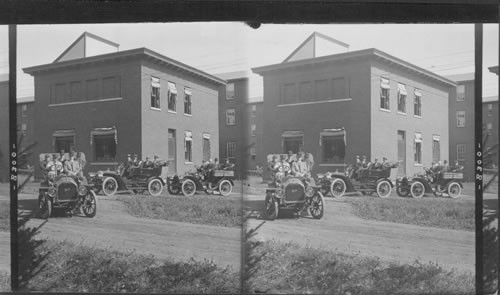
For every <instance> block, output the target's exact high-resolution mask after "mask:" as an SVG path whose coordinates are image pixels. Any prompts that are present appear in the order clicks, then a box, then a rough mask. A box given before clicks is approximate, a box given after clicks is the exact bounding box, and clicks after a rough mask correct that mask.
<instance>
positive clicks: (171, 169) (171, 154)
mask: <svg viewBox="0 0 500 295" xmlns="http://www.w3.org/2000/svg"><path fill="white" fill-rule="evenodd" d="M176 147H177V141H176V136H175V129H168V159H167V160H168V161H169V164H168V174H169V175H174V174H177V157H176V154H177V153H176Z"/></svg>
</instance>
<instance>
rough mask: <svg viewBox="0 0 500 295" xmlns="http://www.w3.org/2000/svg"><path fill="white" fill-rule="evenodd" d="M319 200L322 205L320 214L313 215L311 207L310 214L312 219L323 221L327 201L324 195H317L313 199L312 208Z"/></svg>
mask: <svg viewBox="0 0 500 295" xmlns="http://www.w3.org/2000/svg"><path fill="white" fill-rule="evenodd" d="M315 200H316V201H315ZM318 200H319V203H320V212H318V213H313V210H312V208H311V207H309V214H311V216H312V218H314V219H321V218H322V217H323V215H324V214H325V199H324V198H323V196H322V195H320V194H318V193H315V194H314V196H312V199H311V206H312V205H313V203H314V202H318Z"/></svg>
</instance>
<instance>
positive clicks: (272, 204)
mask: <svg viewBox="0 0 500 295" xmlns="http://www.w3.org/2000/svg"><path fill="white" fill-rule="evenodd" d="M278 212H279V209H278V201H277V200H276V198H275V197H273V196H266V212H265V213H266V216H265V217H266V219H267V220H271V221H272V220H275V219H276V218H277V217H278Z"/></svg>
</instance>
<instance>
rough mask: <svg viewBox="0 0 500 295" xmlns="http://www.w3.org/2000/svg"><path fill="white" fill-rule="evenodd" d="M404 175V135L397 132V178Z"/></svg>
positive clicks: (401, 132)
mask: <svg viewBox="0 0 500 295" xmlns="http://www.w3.org/2000/svg"><path fill="white" fill-rule="evenodd" d="M405 175H406V133H405V131H401V130H398V176H405Z"/></svg>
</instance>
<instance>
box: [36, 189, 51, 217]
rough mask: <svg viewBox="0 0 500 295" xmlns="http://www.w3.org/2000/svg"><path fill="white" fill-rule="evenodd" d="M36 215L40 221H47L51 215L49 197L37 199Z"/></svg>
mask: <svg viewBox="0 0 500 295" xmlns="http://www.w3.org/2000/svg"><path fill="white" fill-rule="evenodd" d="M38 214H39V216H40V218H42V219H47V218H49V217H50V215H51V214H52V201H51V200H50V198H49V197H47V196H45V195H41V196H39V197H38Z"/></svg>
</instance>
